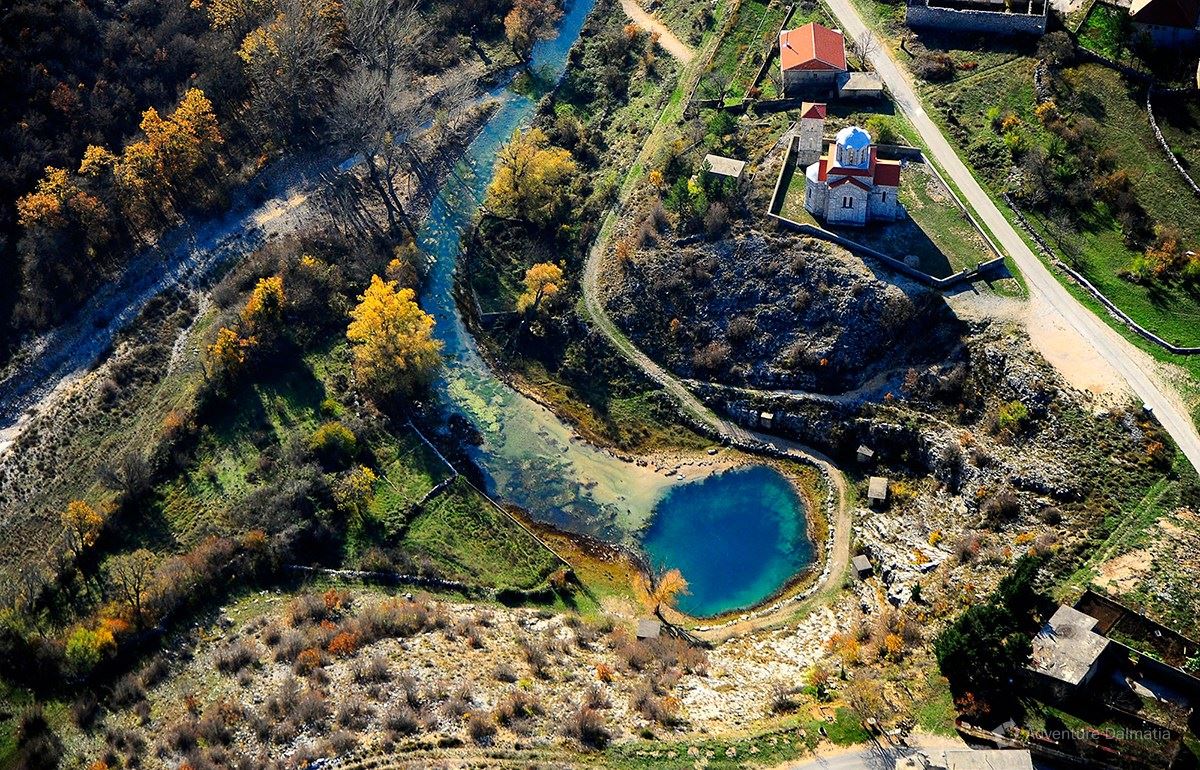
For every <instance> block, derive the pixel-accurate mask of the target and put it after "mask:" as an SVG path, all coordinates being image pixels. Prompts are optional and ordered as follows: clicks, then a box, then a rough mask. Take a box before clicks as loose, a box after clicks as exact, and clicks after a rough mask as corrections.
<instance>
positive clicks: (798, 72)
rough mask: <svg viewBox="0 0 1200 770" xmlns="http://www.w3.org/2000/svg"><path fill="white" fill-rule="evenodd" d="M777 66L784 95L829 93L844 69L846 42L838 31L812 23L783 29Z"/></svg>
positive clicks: (780, 36)
mask: <svg viewBox="0 0 1200 770" xmlns="http://www.w3.org/2000/svg"><path fill="white" fill-rule="evenodd" d="M779 68H780V71H781V72H780V74H781V75H782V78H783V92H784V95H786V96H792V95H794V94H796V93H799V92H800V91H804V90H811V91H817V90H820V91H828V92H832V91H833V90H834V89H836V88H837V82H838V76H839V75H841V74H843V73H844V72H846V41H845V39H844V38H843V37H842V33H841V32H838V31H837V30H835V29H830V28H829V27H825V26H822V25H821V24H817V23H815V22H813V23H809V24H805V25H804V26H803V27H797V28H796V29H785V30H784V31H783V32H780V33H779Z"/></svg>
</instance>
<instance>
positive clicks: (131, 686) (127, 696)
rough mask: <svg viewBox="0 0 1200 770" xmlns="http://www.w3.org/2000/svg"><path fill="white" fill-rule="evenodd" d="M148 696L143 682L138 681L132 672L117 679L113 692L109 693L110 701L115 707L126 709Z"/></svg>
mask: <svg viewBox="0 0 1200 770" xmlns="http://www.w3.org/2000/svg"><path fill="white" fill-rule="evenodd" d="M145 698H146V690H145V689H144V688H143V687H142V683H141V682H140V681H138V679H137V678H136V677H134V676H133V675H132V674H127V675H126V676H123V677H121V678H120V679H118V680H117V683H116V684H115V685H113V689H112V693H111V694H110V695H109V702H111V703H112V705H113V707H114V708H118V709H126V708H129V707H130V706H132V705H133V704H135V703H137V702H138V701H141V700H144V699H145Z"/></svg>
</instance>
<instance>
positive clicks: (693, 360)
mask: <svg viewBox="0 0 1200 770" xmlns="http://www.w3.org/2000/svg"><path fill="white" fill-rule="evenodd" d="M621 273H622V277H621V279H620V280H621V285H620V286H619V288H618V289H617V290H615V291H612V292H610V300H609V303H608V304H609V310H610V312H611V313H612V316H613V317H614V319H616V321H617V323H618V324H620V325H621V327H622V328H623V329H624V330H625V332H626V333H627V334H629V336H630V337H631V338H632V339H633V340H634V342H635V343H636V344H637V345H638V346H639V347H640V348H642V349H643V350H645V351H646V352H647V353H649V354H650V355H651V356H653V357H654V358H656V359H657V360H658V361H659V362H661V363H663V364H665V365H666V366H668V367H669V368H670V369H672V370H673V371H674V372H676V373H677V374H680V375H682V376H684V377H690V378H695V379H701V380H710V381H717V382H724V383H728V384H746V385H751V386H754V387H761V388H791V389H801V390H813V391H817V392H822V393H837V392H842V391H845V390H850V389H854V388H857V387H859V386H860V385H862V384H863V383H865V382H867V381H868V380H870V379H871V378H872V377H875V376H876V375H878V374H880V373H882V372H886V371H888V370H890V369H900V370H903V369H905V368H908V367H911V366H923V365H925V364H927V363H929V362H932V361H936V360H938V359H939V358H941V357H943V356H945V355H946V354H947V352H948V351H950V350H953V349H954V347H955V346H956V344H957V342H958V338H959V336H960V334H961V325H960V324H959V323H958V321H957V320H956V319H955V318H954V316H953V315H952V314H951V313H950V312H949V311H948V309H947V308H946V305H945V303H944V302H943V301H942V299H941V297H940V296H938V295H937V294H935V293H933V292H929V291H927V290H925V289H924V288H922V287H920V286H917V285H915V284H911V283H909V282H907V281H904V280H900V279H896V278H894V277H893V276H891V275H888V276H887V277H886V280H885V279H882V278H880V277H878V276H876V275H875V274H874V273H873V272H872V271H871V270H870V269H868V268H867V267H866V265H864V263H863V262H862V261H861V260H859V259H858V258H856V257H854V256H853V255H851V254H849V253H848V252H845V251H843V250H841V249H838V248H836V247H833V246H830V245H828V244H824V243H820V242H818V241H813V240H809V239H803V238H796V237H794V236H783V235H767V234H761V233H758V232H754V231H750V230H745V231H739V232H735V234H734V235H733V236H732V237H730V238H727V239H724V240H721V241H717V242H700V243H691V244H686V245H682V246H676V247H666V246H659V247H656V248H647V249H643V250H641V251H639V252H637V253H636V254H634V255H633V256H632V257H631V258H630V259H629V260H627V261H626V262H625V263H624V265H623V267H622V268H621Z"/></svg>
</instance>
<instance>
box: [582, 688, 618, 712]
mask: <svg viewBox="0 0 1200 770" xmlns="http://www.w3.org/2000/svg"><path fill="white" fill-rule="evenodd" d="M583 705H584V706H587V707H588V708H591V709H606V708H612V701H611V700H609V699H608V693H607V692H605V691H604V689H603V688H601V687H599V686H597V685H594V684H593V685H591V686H590V687H588V688H587V689H586V690H584V691H583Z"/></svg>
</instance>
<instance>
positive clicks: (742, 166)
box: [704, 153, 746, 180]
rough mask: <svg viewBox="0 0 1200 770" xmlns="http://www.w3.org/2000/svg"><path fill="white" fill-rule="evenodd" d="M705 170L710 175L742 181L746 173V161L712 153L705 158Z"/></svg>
mask: <svg viewBox="0 0 1200 770" xmlns="http://www.w3.org/2000/svg"><path fill="white" fill-rule="evenodd" d="M704 168H705V170H707V171H708V173H710V174H716V175H717V176H727V177H731V178H733V179H738V180H740V179H741V178H742V174H744V173H745V171H746V161H744V160H738V159H736V158H726V157H725V156H723V155H713V154H711V153H710V154H708V155H705V156H704Z"/></svg>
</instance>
